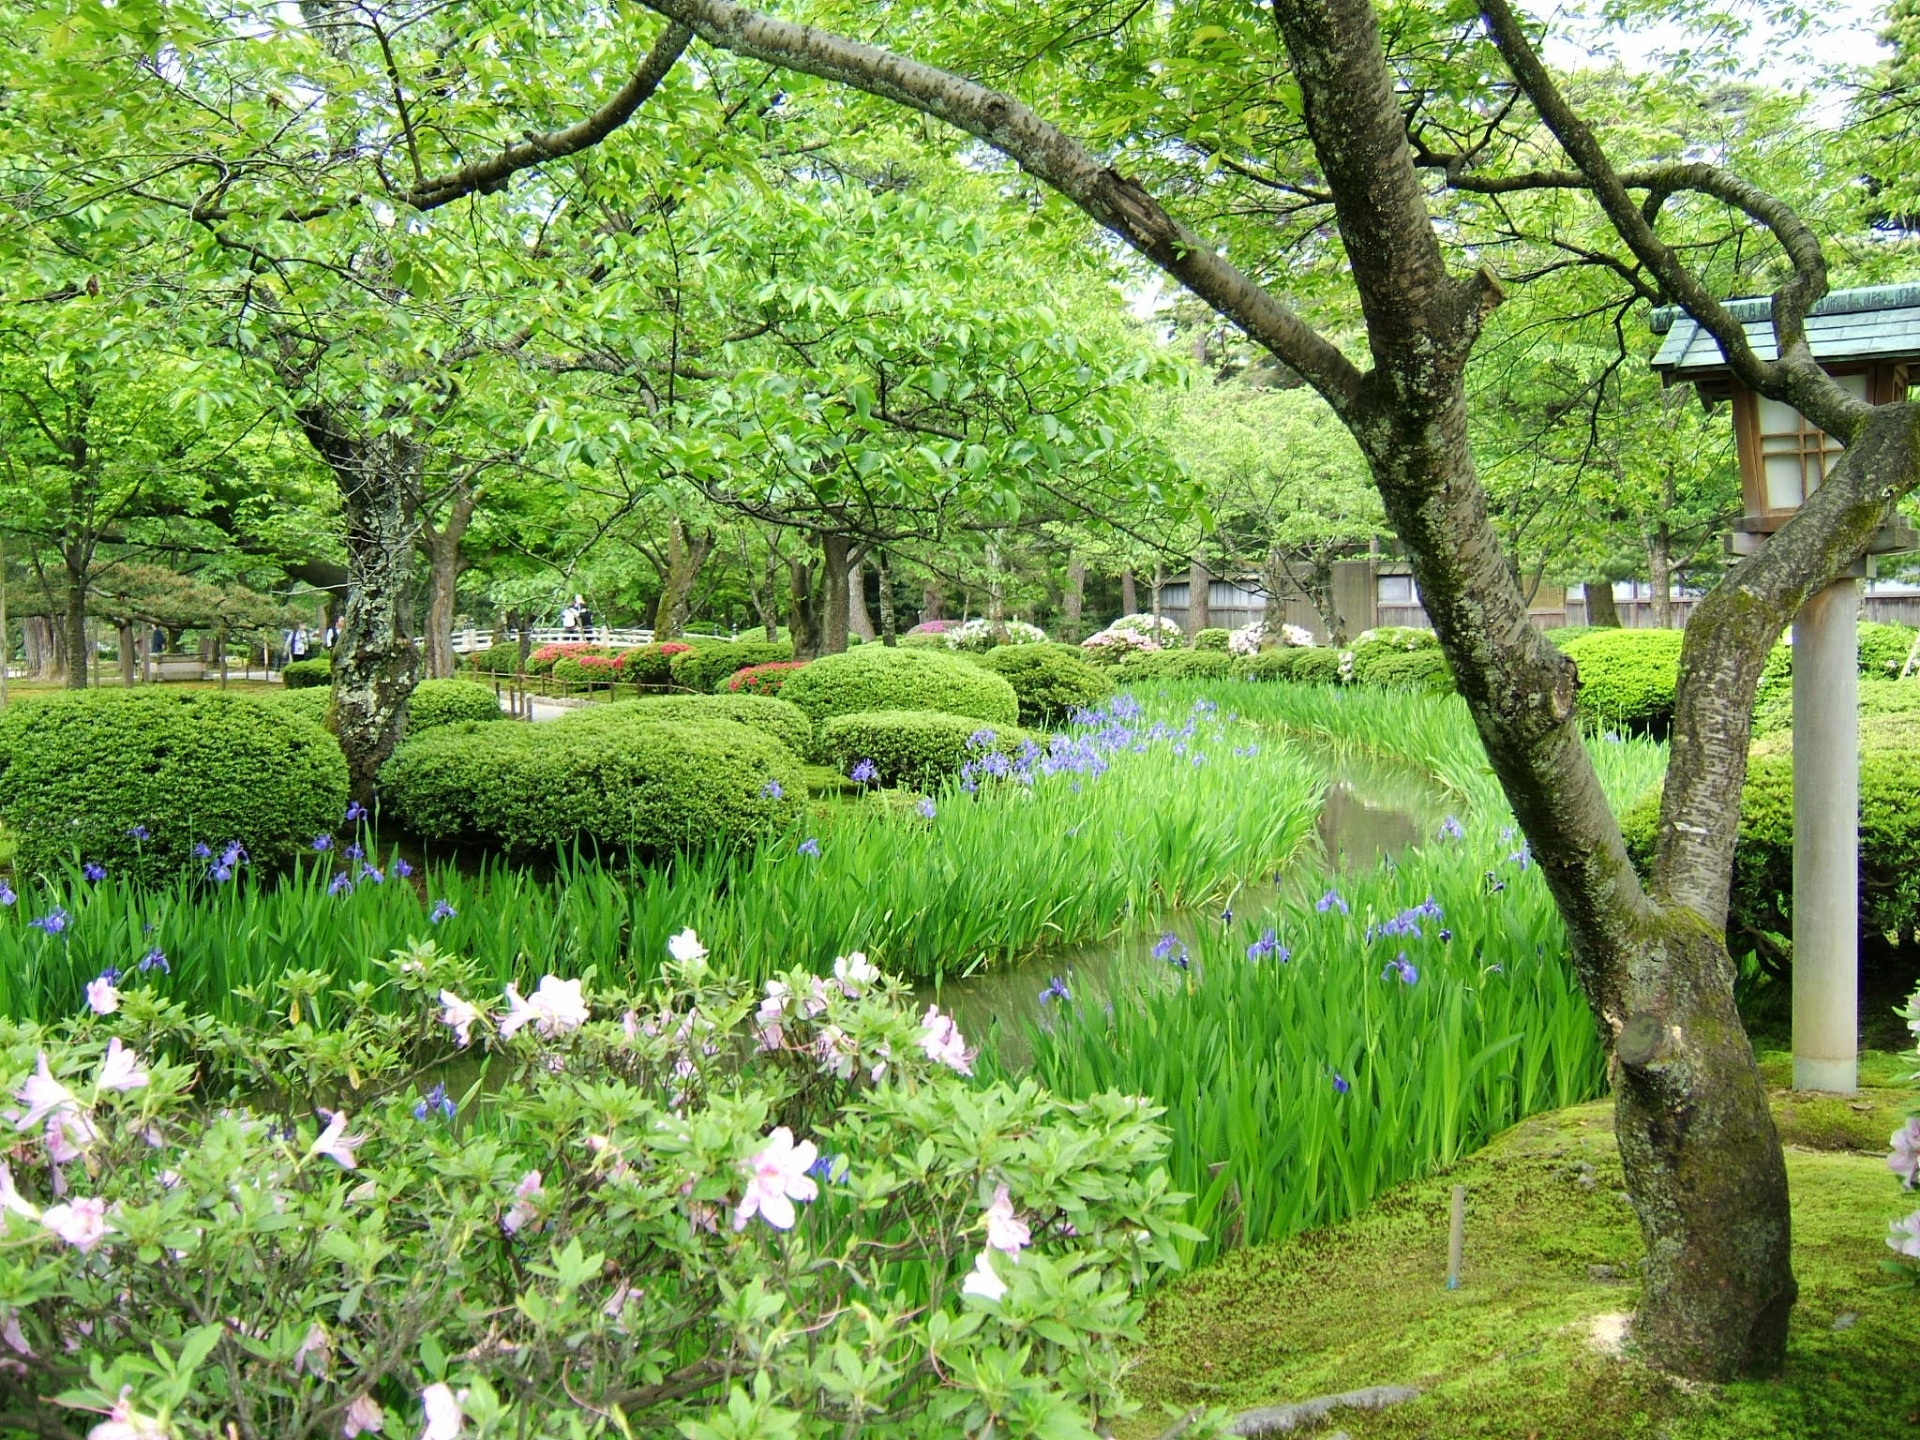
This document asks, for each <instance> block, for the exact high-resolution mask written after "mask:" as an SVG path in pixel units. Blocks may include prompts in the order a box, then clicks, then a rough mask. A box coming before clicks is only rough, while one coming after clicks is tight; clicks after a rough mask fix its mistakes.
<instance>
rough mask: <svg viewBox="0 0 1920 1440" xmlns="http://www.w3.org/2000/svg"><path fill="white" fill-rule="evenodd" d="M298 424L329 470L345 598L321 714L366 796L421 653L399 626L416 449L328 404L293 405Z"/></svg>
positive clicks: (398, 728)
mask: <svg viewBox="0 0 1920 1440" xmlns="http://www.w3.org/2000/svg"><path fill="white" fill-rule="evenodd" d="M299 419H300V425H301V428H302V429H303V430H304V431H305V432H306V436H307V439H308V440H309V441H310V442H311V443H312V445H313V447H314V449H315V450H317V451H318V452H319V454H320V457H321V458H322V459H323V460H325V461H326V462H327V465H328V467H329V468H330V469H331V470H332V472H333V478H334V483H335V485H336V486H337V487H338V488H339V491H340V513H341V519H342V521H343V522H344V523H345V529H346V543H347V606H346V610H345V612H344V613H343V614H342V615H341V617H340V625H339V633H338V635H337V636H336V637H335V640H334V646H333V706H332V709H331V711H330V712H329V719H330V721H331V723H332V724H333V726H334V733H335V734H336V735H337V736H338V737H339V740H340V748H341V750H342V751H343V752H345V754H346V757H347V784H348V788H349V791H350V792H351V794H352V796H353V798H354V799H356V800H358V801H359V802H360V803H361V804H363V805H371V804H372V803H373V792H374V782H375V779H376V777H377V776H378V775H379V773H380V767H381V766H382V765H383V764H385V763H386V759H387V757H388V756H389V755H391V754H392V753H393V747H394V746H395V745H397V744H398V743H399V741H400V736H401V733H402V731H403V730H404V729H405V728H406V723H407V697H408V696H409V695H411V694H412V693H413V687H414V685H415V684H416V683H417V682H418V680H419V675H420V670H419V667H420V656H419V652H418V650H417V649H416V648H415V646H414V644H413V642H412V640H411V639H410V638H409V637H408V635H407V633H406V616H407V613H408V607H407V582H408V579H409V578H410V571H411V569H412V560H413V553H414V547H415V545H416V543H417V541H418V539H419V521H418V514H417V512H416V511H415V509H414V507H413V505H412V504H411V503H410V497H411V496H413V495H414V494H416V493H418V485H419V480H420V471H421V468H422V460H423V458H424V457H423V453H422V449H421V446H420V445H419V443H418V442H417V441H415V440H413V439H412V438H411V437H409V436H405V435H400V434H396V433H392V432H389V433H385V434H380V435H371V436H369V435H367V434H365V433H364V432H363V431H360V430H357V429H353V428H349V425H348V423H347V422H345V421H344V420H343V419H342V417H340V416H339V415H337V414H335V413H334V412H333V411H332V410H330V409H328V408H326V407H323V406H313V407H309V408H305V409H302V410H301V411H300V412H299Z"/></svg>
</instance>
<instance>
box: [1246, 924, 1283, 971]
mask: <svg viewBox="0 0 1920 1440" xmlns="http://www.w3.org/2000/svg"><path fill="white" fill-rule="evenodd" d="M1269 957H1271V958H1272V959H1275V960H1278V961H1279V962H1280V963H1281V964H1282V965H1284V964H1286V963H1287V961H1288V960H1290V959H1292V958H1293V952H1292V951H1291V950H1289V949H1287V947H1286V946H1284V945H1282V944H1281V943H1280V937H1279V936H1277V935H1275V934H1274V933H1273V931H1272V930H1271V929H1267V930H1262V931H1261V932H1260V938H1259V939H1258V940H1256V941H1254V942H1253V943H1252V944H1251V945H1249V946H1247V959H1249V960H1264V959H1267V958H1269Z"/></svg>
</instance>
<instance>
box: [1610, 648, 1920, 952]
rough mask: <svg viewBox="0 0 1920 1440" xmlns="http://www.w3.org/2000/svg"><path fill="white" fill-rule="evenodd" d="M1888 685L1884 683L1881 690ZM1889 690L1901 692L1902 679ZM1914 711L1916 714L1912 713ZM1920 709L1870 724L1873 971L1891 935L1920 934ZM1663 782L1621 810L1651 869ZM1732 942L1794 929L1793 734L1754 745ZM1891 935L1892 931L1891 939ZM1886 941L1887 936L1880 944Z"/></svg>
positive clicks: (1865, 723) (1732, 900)
mask: <svg viewBox="0 0 1920 1440" xmlns="http://www.w3.org/2000/svg"><path fill="white" fill-rule="evenodd" d="M1876 688H1881V687H1876ZM1885 688H1888V689H1892V688H1894V687H1893V686H1887V687H1885ZM1909 717H1910V718H1909ZM1916 790H1920V710H1912V711H1906V712H1903V713H1901V714H1896V715H1889V716H1867V717H1863V718H1862V720H1861V724H1860V938H1861V956H1862V962H1863V968H1871V965H1870V962H1871V960H1872V959H1873V957H1875V956H1876V955H1880V954H1884V953H1885V950H1886V945H1887V939H1888V938H1890V939H1891V940H1892V942H1893V943H1895V944H1898V943H1900V942H1901V941H1902V940H1904V941H1906V942H1907V943H1909V944H1911V943H1912V941H1913V940H1914V939H1915V938H1916V935H1917V933H1920V807H1916V806H1915V805H1914V804H1913V795H1914V793H1915V791H1916ZM1659 813H1660V791H1659V790H1658V789H1657V788H1656V789H1654V790H1652V791H1650V792H1649V793H1648V794H1646V795H1644V796H1642V797H1641V799H1640V800H1639V801H1638V802H1637V803H1636V804H1634V805H1633V806H1632V807H1631V808H1630V809H1629V810H1628V811H1627V812H1626V814H1625V815H1623V816H1622V817H1621V821H1620V828H1621V831H1622V833H1623V834H1624V835H1625V837H1626V841H1627V849H1628V852H1629V853H1630V854H1631V855H1632V856H1633V858H1634V861H1635V863H1636V864H1637V865H1639V866H1640V867H1641V869H1642V870H1643V871H1644V870H1646V869H1648V868H1649V867H1650V866H1651V863H1652V858H1653V852H1654V848H1655V844H1656V840H1657V827H1658V823H1659ZM1727 930H1728V944H1729V947H1730V948H1731V949H1732V950H1733V951H1734V952H1735V953H1736V954H1738V953H1741V952H1742V951H1744V950H1746V949H1748V948H1750V947H1751V944H1752V940H1753V937H1755V936H1758V935H1762V934H1772V935H1779V936H1783V937H1790V936H1791V935H1792V933H1793V757H1792V754H1791V750H1790V746H1789V742H1788V740H1787V738H1786V737H1785V736H1779V737H1778V738H1776V739H1774V740H1771V741H1766V742H1762V743H1760V744H1757V745H1755V746H1754V749H1753V753H1752V755H1751V756H1750V757H1749V758H1748V761H1747V779H1746V785H1745V788H1744V789H1743V790H1742V791H1741V795H1740V832H1739V838H1738V840H1737V842H1736V843H1735V845H1734V851H1733V885H1732V889H1731V891H1730V893H1729V896H1728V908H1727ZM1883 937H1885V938H1883ZM1876 942H1879V943H1876Z"/></svg>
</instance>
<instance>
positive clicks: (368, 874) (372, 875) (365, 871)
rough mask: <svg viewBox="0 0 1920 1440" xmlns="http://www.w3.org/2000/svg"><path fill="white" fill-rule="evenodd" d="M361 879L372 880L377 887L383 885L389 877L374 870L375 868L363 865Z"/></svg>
mask: <svg viewBox="0 0 1920 1440" xmlns="http://www.w3.org/2000/svg"><path fill="white" fill-rule="evenodd" d="M360 878H361V879H362V880H371V881H372V882H373V883H374V884H375V885H379V884H382V883H383V882H384V881H385V880H386V878H387V877H386V876H384V875H382V874H381V873H380V872H379V871H378V870H376V869H374V868H373V866H371V865H367V864H363V865H361V867H360Z"/></svg>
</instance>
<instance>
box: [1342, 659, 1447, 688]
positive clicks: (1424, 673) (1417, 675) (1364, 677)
mask: <svg viewBox="0 0 1920 1440" xmlns="http://www.w3.org/2000/svg"><path fill="white" fill-rule="evenodd" d="M1353 682H1354V683H1355V684H1356V685H1374V686H1378V687H1380V688H1382V689H1387V690H1417V691H1419V692H1421V693H1422V694H1426V695H1450V694H1452V693H1453V667H1451V666H1450V665H1448V664H1447V657H1446V656H1445V655H1443V654H1441V653H1440V652H1439V651H1438V650H1395V651H1387V652H1385V653H1381V652H1377V651H1376V652H1375V653H1374V654H1373V655H1371V656H1369V657H1368V660H1367V663H1366V665H1365V666H1364V667H1362V665H1361V662H1360V659H1359V657H1358V656H1355V657H1354V662H1353Z"/></svg>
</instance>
